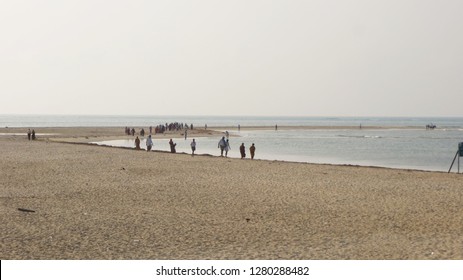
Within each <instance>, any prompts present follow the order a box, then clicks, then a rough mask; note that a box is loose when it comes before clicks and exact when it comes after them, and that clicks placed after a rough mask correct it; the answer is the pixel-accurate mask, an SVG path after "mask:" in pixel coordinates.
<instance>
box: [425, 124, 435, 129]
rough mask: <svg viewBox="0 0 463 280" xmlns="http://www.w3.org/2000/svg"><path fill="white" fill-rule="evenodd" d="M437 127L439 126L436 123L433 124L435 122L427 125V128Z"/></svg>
mask: <svg viewBox="0 0 463 280" xmlns="http://www.w3.org/2000/svg"><path fill="white" fill-rule="evenodd" d="M436 127H437V126H436V125H435V124H433V123H430V124H427V125H426V129H434V128H436Z"/></svg>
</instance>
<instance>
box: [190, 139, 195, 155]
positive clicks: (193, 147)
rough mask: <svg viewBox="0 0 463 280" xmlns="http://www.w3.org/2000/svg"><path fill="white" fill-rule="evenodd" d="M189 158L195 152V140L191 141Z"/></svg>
mask: <svg viewBox="0 0 463 280" xmlns="http://www.w3.org/2000/svg"><path fill="white" fill-rule="evenodd" d="M190 146H191V156H194V155H195V151H196V141H195V139H193V141H191V144H190Z"/></svg>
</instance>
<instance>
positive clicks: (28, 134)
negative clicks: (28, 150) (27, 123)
mask: <svg viewBox="0 0 463 280" xmlns="http://www.w3.org/2000/svg"><path fill="white" fill-rule="evenodd" d="M31 134H32V132H31V129H30V128H29V130H28V131H27V139H29V141H30V140H31Z"/></svg>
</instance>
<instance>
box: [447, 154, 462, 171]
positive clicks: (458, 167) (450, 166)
mask: <svg viewBox="0 0 463 280" xmlns="http://www.w3.org/2000/svg"><path fill="white" fill-rule="evenodd" d="M459 152H460V151H457V153H456V154H455V157H454V158H453V161H452V164H451V165H450V168H449V172H447V173H450V170H452V166H453V163H455V159H456V158H457V156H458V153H459ZM458 173H460V157H458Z"/></svg>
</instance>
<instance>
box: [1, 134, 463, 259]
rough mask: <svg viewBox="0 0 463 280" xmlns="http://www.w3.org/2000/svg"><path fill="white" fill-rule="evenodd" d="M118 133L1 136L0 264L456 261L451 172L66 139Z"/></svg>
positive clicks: (459, 231) (460, 232)
mask: <svg viewBox="0 0 463 280" xmlns="http://www.w3.org/2000/svg"><path fill="white" fill-rule="evenodd" d="M279 129H283V128H280V127H279ZM123 130H124V129H123V128H120V127H118V128H48V129H38V130H37V132H38V133H47V134H53V135H47V136H44V137H41V136H39V140H37V141H28V140H27V137H25V135H21V136H14V135H9V134H10V133H24V129H19V128H17V129H15V128H9V129H6V128H2V129H0V133H3V134H4V135H1V136H0V154H1V160H0V186H1V187H0V213H1V215H0V217H1V218H0V219H1V225H2V226H1V229H0V236H1V244H0V259H335V260H337V259H340V260H348V259H359V260H364V259H379V260H382V259H419V260H422V259H442V260H448V259H460V260H461V259H463V180H462V179H463V175H461V174H454V173H453V174H447V173H443V172H424V171H410V170H400V169H387V168H373V167H357V166H336V165H317V164H305V163H289V162H280V161H265V160H250V159H246V160H240V159H231V158H221V157H218V156H208V155H198V156H194V157H192V156H191V155H186V154H170V153H165V152H146V151H136V150H134V149H123V148H111V147H101V146H96V145H85V144H72V143H65V142H76V143H83V142H86V141H90V140H93V139H110V138H116V137H118V138H120V137H121V135H123ZM209 133H211V134H209ZM220 134H221V132H212V131H201V130H197V131H196V132H193V133H192V134H191V135H192V136H193V135H195V136H201V135H220ZM170 136H171V135H164V136H159V137H170ZM47 139H48V140H47ZM198 153H199V154H201V151H200V150H199V151H198ZM218 154H219V151H217V155H218ZM256 158H257V159H258V158H259V156H258V153H257V154H256ZM19 209H21V210H19ZM27 210H29V211H27Z"/></svg>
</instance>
